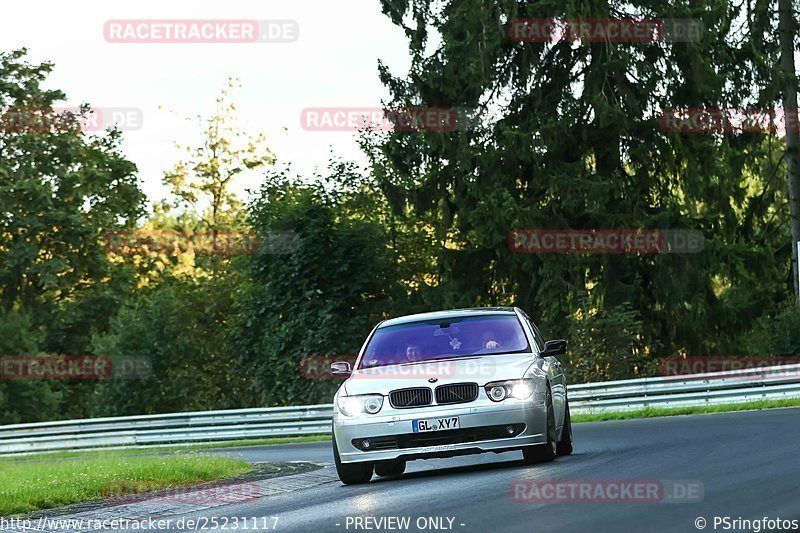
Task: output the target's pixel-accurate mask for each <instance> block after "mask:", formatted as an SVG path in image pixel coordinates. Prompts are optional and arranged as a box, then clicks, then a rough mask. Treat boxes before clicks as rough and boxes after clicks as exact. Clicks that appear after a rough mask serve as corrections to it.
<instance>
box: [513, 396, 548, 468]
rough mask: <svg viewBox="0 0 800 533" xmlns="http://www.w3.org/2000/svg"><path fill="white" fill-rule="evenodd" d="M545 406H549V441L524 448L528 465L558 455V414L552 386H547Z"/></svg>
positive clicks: (543, 461)
mask: <svg viewBox="0 0 800 533" xmlns="http://www.w3.org/2000/svg"><path fill="white" fill-rule="evenodd" d="M545 406H546V407H547V428H546V430H545V433H546V436H547V442H546V443H545V444H537V445H536V446H526V447H525V448H523V449H522V458H523V460H524V461H525V464H526V465H532V464H536V463H546V462H548V461H552V460H553V459H555V457H556V446H557V443H556V416H555V412H554V411H553V395H552V394H551V393H550V387H547V399H546V401H545Z"/></svg>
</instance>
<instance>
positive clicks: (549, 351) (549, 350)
mask: <svg viewBox="0 0 800 533" xmlns="http://www.w3.org/2000/svg"><path fill="white" fill-rule="evenodd" d="M565 353H567V341H565V340H564V339H556V340H552V341H546V342H545V343H544V350H542V353H541V356H542V357H551V356H556V355H563V354H565Z"/></svg>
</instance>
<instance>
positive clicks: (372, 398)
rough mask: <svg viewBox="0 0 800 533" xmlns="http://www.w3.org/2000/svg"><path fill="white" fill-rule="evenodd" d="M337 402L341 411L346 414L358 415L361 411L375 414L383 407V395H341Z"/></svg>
mask: <svg viewBox="0 0 800 533" xmlns="http://www.w3.org/2000/svg"><path fill="white" fill-rule="evenodd" d="M336 404H337V406H338V407H339V411H341V413H342V414H343V415H346V416H358V415H360V414H361V413H367V414H370V415H374V414H375V413H377V412H378V411H380V410H381V407H383V396H381V395H380V394H362V395H360V396H339V398H338V399H337V400H336Z"/></svg>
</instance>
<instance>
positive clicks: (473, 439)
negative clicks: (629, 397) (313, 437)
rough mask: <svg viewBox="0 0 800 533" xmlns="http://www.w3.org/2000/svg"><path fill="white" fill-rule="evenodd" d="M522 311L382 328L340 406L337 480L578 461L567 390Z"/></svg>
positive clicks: (430, 317) (418, 319) (553, 346)
mask: <svg viewBox="0 0 800 533" xmlns="http://www.w3.org/2000/svg"><path fill="white" fill-rule="evenodd" d="M566 346H567V343H566V341H564V340H549V341H545V340H544V338H543V337H542V334H541V333H540V331H539V329H538V328H537V327H536V325H535V324H534V323H533V321H531V319H530V318H529V317H528V315H526V314H525V312H523V311H522V310H521V309H519V308H517V307H491V308H477V309H457V310H451V311H439V312H433V313H423V314H418V315H409V316H404V317H399V318H394V319H391V320H386V321H384V322H381V323H380V324H378V325H377V326H375V328H374V329H373V330H372V332H371V333H370V335H369V337H367V340H366V341H365V342H364V345H363V346H362V348H361V351H360V352H359V354H358V358H357V359H356V361H355V363H354V365H353V368H351V367H350V364H349V363H343V362H337V363H333V364H332V365H331V371H332V372H333V373H334V374H347V375H348V377H347V379H346V380H345V381H344V382H343V383H342V385H341V387H340V388H339V390H338V391H337V392H336V395H335V397H334V416H333V455H334V459H335V462H336V470H337V472H338V474H339V479H341V481H342V482H343V483H346V484H355V483H366V482H368V481H369V480H370V479H371V478H372V475H373V472H374V473H375V474H377V475H378V476H397V475H400V474H402V473H403V472H404V471H405V467H406V461H409V460H413V459H427V458H432V457H452V456H455V455H463V454H472V453H482V452H495V453H499V452H506V451H510V450H520V451H522V455H523V458H524V460H525V462H526V463H528V464H532V463H539V462H545V461H551V460H553V459H554V458H555V457H556V456H557V455H569V454H570V453H572V426H571V423H570V416H569V404H568V402H567V387H566V383H565V380H564V373H563V372H562V370H561V363H560V362H559V361H558V360H557V359H556V356H558V355H561V354H564V353H565V352H566Z"/></svg>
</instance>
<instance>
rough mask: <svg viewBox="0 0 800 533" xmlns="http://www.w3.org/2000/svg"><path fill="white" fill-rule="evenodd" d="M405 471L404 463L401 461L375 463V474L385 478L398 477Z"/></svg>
mask: <svg viewBox="0 0 800 533" xmlns="http://www.w3.org/2000/svg"><path fill="white" fill-rule="evenodd" d="M405 471H406V462H405V461H403V460H402V459H394V460H391V461H378V462H377V463H375V474H377V475H379V476H381V477H386V476H399V475H401V474H402V473H403V472H405Z"/></svg>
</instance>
